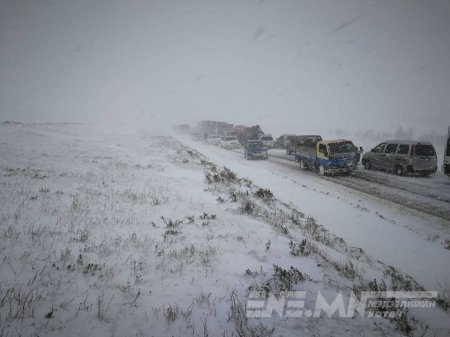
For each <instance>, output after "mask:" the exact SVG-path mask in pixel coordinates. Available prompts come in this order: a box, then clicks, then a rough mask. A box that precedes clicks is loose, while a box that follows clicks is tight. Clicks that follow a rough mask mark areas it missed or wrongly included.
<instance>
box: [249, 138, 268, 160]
mask: <svg viewBox="0 0 450 337" xmlns="http://www.w3.org/2000/svg"><path fill="white" fill-rule="evenodd" d="M244 156H245V159H257V158H260V159H267V158H268V157H269V155H268V153H267V147H265V146H264V143H263V142H262V141H260V140H249V141H248V142H247V144H246V145H245V147H244Z"/></svg>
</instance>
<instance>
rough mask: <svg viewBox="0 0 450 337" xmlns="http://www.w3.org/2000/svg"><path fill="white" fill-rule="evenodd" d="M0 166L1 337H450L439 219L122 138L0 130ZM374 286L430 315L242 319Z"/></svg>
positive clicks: (150, 140) (287, 170) (161, 143)
mask: <svg viewBox="0 0 450 337" xmlns="http://www.w3.org/2000/svg"><path fill="white" fill-rule="evenodd" d="M0 158H1V161H0V207H1V208H0V336H19V335H20V336H43V335H50V336H61V335H65V336H86V335H93V336H94V335H95V336H298V335H302V336H303V335H304V336H326V335H331V334H333V335H341V336H361V335H364V336H386V335H389V336H391V335H402V334H411V335H417V336H420V335H425V336H435V335H436V336H446V335H448V334H449V333H450V324H449V323H448V322H449V314H448V312H446V311H444V310H443V309H442V307H443V306H445V303H446V301H447V302H448V298H446V297H445V296H448V290H449V289H450V286H449V268H448V267H449V264H448V261H449V257H450V254H449V250H448V249H446V248H445V239H447V238H448V237H449V232H448V223H447V222H446V220H445V219H440V218H430V217H429V216H427V215H425V214H424V213H422V212H419V211H417V210H410V209H406V208H402V206H399V205H393V204H391V203H389V202H386V201H385V200H383V199H381V198H379V197H376V196H374V197H372V196H369V195H367V194H365V193H361V192H358V191H355V190H354V189H349V188H346V187H343V186H340V185H337V184H336V183H334V182H332V181H328V180H323V179H319V178H318V177H316V176H315V175H313V174H304V175H302V174H299V172H298V171H297V170H295V169H293V167H291V166H289V165H285V164H280V163H279V162H276V161H273V162H271V161H268V162H256V161H255V162H253V161H252V162H248V161H245V160H244V159H243V158H242V155H241V154H239V153H236V152H232V151H226V150H222V149H218V148H213V147H209V146H206V145H203V144H200V143H194V142H191V141H189V140H186V139H182V142H180V141H177V140H175V139H174V138H171V137H169V136H167V135H164V134H161V133H154V132H153V133H152V132H144V131H139V132H138V131H135V130H127V129H126V128H125V129H124V128H121V129H117V128H113V127H107V126H87V125H81V124H79V125H74V124H46V125H45V124H41V125H0ZM279 160H281V161H282V162H283V163H287V161H286V160H284V161H283V159H279ZM288 164H289V163H288ZM223 165H226V167H228V168H229V169H230V170H231V171H230V170H226V169H224V168H223ZM236 174H237V176H236ZM261 188H262V189H261ZM265 189H270V191H271V192H270V191H267V190H265ZM272 192H273V195H272ZM342 238H343V239H342ZM390 266H391V267H390ZM408 274H409V275H410V276H408ZM374 279H376V282H375V283H374V282H373V280H374ZM384 283H385V284H386V285H387V288H388V289H393V290H419V289H422V286H423V287H425V288H426V289H428V290H438V291H440V294H441V298H440V305H439V306H437V307H436V308H434V309H412V310H410V311H408V312H404V316H402V318H401V319H400V318H399V319H392V320H389V319H385V318H361V317H359V316H356V317H355V318H353V319H349V318H337V317H336V316H333V317H332V318H327V317H325V316H324V315H322V317H321V318H314V319H312V318H306V317H300V318H287V317H285V316H283V317H281V318H280V317H279V316H278V315H276V314H274V315H273V316H272V317H271V318H260V319H255V318H247V317H246V316H245V305H246V301H247V296H248V294H249V291H250V290H259V291H265V292H270V293H274V294H277V293H279V292H280V291H284V290H305V291H307V292H308V293H313V294H314V293H316V292H317V291H321V292H322V293H324V294H326V295H328V296H330V298H331V299H332V298H334V297H333V296H334V295H335V294H336V293H337V292H339V291H342V293H343V294H344V297H346V298H347V297H348V295H349V294H350V292H351V291H355V292H358V291H361V290H369V289H371V290H373V288H374V287H375V288H377V289H383V286H382V285H383V284H384ZM445 291H447V293H446V292H445ZM305 307H306V309H311V310H313V309H314V302H313V301H312V299H307V301H306V303H305Z"/></svg>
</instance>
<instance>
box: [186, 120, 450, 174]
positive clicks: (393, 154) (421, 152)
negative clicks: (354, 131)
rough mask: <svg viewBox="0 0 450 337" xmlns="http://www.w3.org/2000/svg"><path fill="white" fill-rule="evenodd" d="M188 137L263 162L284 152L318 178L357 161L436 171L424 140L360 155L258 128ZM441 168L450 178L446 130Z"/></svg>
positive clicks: (316, 139) (333, 143)
mask: <svg viewBox="0 0 450 337" xmlns="http://www.w3.org/2000/svg"><path fill="white" fill-rule="evenodd" d="M208 123H209V124H208V125H211V123H213V122H208ZM227 125H229V124H227ZM192 136H193V139H195V140H203V141H204V142H206V143H207V144H210V145H215V146H221V147H223V148H225V149H238V148H243V150H244V157H245V158H246V159H267V158H268V157H269V152H268V149H271V148H281V149H285V150H286V154H287V155H291V156H293V157H294V159H295V160H296V161H297V162H298V163H299V166H300V169H301V170H313V171H317V172H318V173H319V174H320V175H335V174H349V173H350V172H352V171H354V170H356V169H357V167H358V164H359V162H360V160H361V162H362V164H363V166H364V168H365V169H367V170H371V169H376V170H383V171H387V172H393V173H395V174H397V175H415V174H418V175H421V176H429V175H431V174H434V173H436V171H437V169H438V163H437V154H436V150H435V148H434V146H433V144H431V143H430V142H425V141H416V140H389V141H385V142H382V143H380V144H378V145H377V146H375V147H374V148H372V149H371V150H370V151H369V152H366V153H364V154H363V151H362V148H358V147H356V146H355V145H354V144H353V142H352V141H351V140H348V139H335V140H324V139H322V137H321V136H320V135H294V134H284V135H281V136H280V137H279V138H277V139H276V140H274V139H273V137H272V135H270V134H266V133H264V132H263V131H262V130H261V128H260V127H259V126H258V125H256V126H253V127H245V128H241V129H236V130H234V129H230V130H228V131H227V132H222V134H221V133H220V132H219V131H218V130H217V129H216V130H214V131H213V132H209V133H208V132H204V133H201V132H200V133H199V132H194V133H192ZM361 156H362V158H361ZM442 169H443V172H444V173H445V174H446V175H448V176H450V127H449V129H448V137H447V143H446V148H445V156H444V163H443V167H442Z"/></svg>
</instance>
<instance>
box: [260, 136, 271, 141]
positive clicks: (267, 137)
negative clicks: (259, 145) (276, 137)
mask: <svg viewBox="0 0 450 337" xmlns="http://www.w3.org/2000/svg"><path fill="white" fill-rule="evenodd" d="M261 140H266V141H267V140H273V138H272V137H270V136H264V137H261Z"/></svg>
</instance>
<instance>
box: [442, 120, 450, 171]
mask: <svg viewBox="0 0 450 337" xmlns="http://www.w3.org/2000/svg"><path fill="white" fill-rule="evenodd" d="M442 169H443V171H444V173H445V174H446V175H448V176H449V177H450V126H449V127H448V136H447V144H446V145H445V153H444V166H443V167H442Z"/></svg>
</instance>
